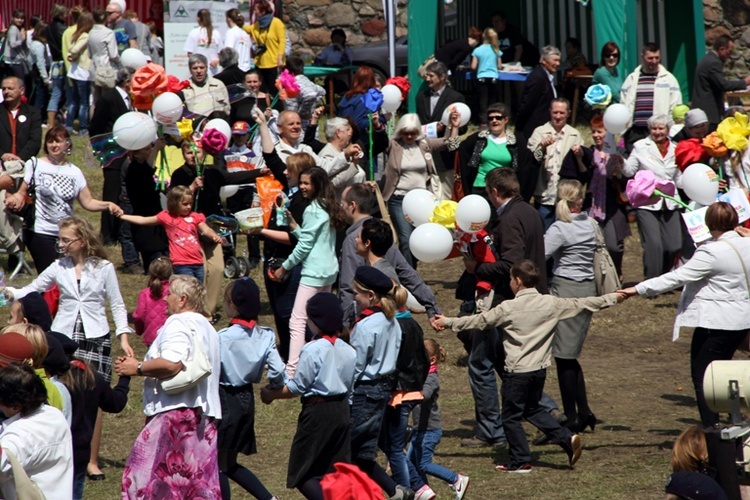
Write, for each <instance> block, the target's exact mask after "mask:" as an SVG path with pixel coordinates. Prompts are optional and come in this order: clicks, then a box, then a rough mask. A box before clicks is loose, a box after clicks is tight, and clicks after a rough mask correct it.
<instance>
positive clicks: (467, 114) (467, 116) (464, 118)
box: [440, 102, 471, 127]
mask: <svg viewBox="0 0 750 500" xmlns="http://www.w3.org/2000/svg"><path fill="white" fill-rule="evenodd" d="M453 106H455V107H456V111H458V114H460V115H461V124H460V125H459V126H460V127H463V126H464V125H466V124H467V123H469V120H471V109H470V108H469V106H467V105H466V104H464V103H462V102H456V103H453V104H451V105H450V106H448V107H447V108H445V111H443V117H442V119H441V120H440V121H441V122H443V125H448V124H449V123H450V114H451V108H452V107H453Z"/></svg>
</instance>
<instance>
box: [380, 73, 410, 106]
mask: <svg viewBox="0 0 750 500" xmlns="http://www.w3.org/2000/svg"><path fill="white" fill-rule="evenodd" d="M385 84H386V85H389V84H390V85H395V86H396V87H398V89H399V90H400V91H401V100H403V101H405V100H406V98H407V97H408V96H409V89H411V83H409V80H407V79H406V78H404V77H403V76H394V77H392V78H389V79H387V80H386V81H385Z"/></svg>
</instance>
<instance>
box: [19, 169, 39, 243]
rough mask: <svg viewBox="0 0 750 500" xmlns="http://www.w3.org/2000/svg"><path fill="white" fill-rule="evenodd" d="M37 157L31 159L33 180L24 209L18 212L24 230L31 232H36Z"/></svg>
mask: <svg viewBox="0 0 750 500" xmlns="http://www.w3.org/2000/svg"><path fill="white" fill-rule="evenodd" d="M36 165H37V159H36V156H33V157H32V158H31V180H30V181H29V184H28V187H27V189H26V199H25V200H24V204H23V207H21V208H20V209H19V210H18V215H19V216H20V217H21V218H22V219H23V228H24V229H27V230H29V231H33V230H34V220H35V219H36Z"/></svg>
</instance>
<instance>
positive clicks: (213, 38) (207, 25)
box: [183, 9, 224, 76]
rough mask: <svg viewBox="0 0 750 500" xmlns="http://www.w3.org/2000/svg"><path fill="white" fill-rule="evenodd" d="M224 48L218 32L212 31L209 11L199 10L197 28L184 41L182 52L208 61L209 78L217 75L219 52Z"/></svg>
mask: <svg viewBox="0 0 750 500" xmlns="http://www.w3.org/2000/svg"><path fill="white" fill-rule="evenodd" d="M223 48H224V42H223V41H222V39H221V33H219V30H216V29H214V26H213V23H212V22H211V11H209V10H208V9H201V10H199V11H198V27H197V28H195V29H194V30H192V31H191V32H190V33H189V34H188V37H187V40H185V46H184V47H183V50H184V51H185V52H187V55H188V57H190V56H192V55H193V54H202V55H204V56H205V57H206V59H207V60H208V68H209V71H210V72H211V76H213V75H215V74H216V73H218V72H219V71H220V70H221V68H220V67H219V51H220V50H221V49H223Z"/></svg>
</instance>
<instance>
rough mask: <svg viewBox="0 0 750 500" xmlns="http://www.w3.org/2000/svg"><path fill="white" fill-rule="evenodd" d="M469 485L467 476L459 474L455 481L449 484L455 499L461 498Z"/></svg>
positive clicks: (459, 499)
mask: <svg viewBox="0 0 750 500" xmlns="http://www.w3.org/2000/svg"><path fill="white" fill-rule="evenodd" d="M468 487H469V476H467V475H464V474H459V475H458V479H456V482H455V483H453V484H452V485H451V489H452V490H453V493H455V494H456V496H455V499H456V500H461V499H462V498H463V497H464V495H465V494H466V489H467V488H468Z"/></svg>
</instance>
